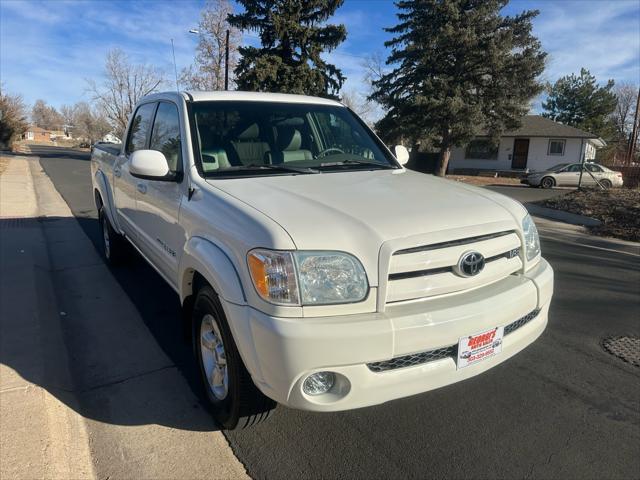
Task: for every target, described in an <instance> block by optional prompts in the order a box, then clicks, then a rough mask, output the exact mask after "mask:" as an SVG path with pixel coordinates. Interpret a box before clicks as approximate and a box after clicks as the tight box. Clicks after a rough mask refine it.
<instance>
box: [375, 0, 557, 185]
mask: <svg viewBox="0 0 640 480" xmlns="http://www.w3.org/2000/svg"><path fill="white" fill-rule="evenodd" d="M507 3H508V0H401V1H398V2H396V5H397V7H398V8H399V10H400V12H399V13H398V14H397V16H398V19H399V21H400V23H399V24H398V25H396V26H395V27H393V28H389V29H387V31H388V32H390V33H392V34H394V38H392V39H391V40H389V41H387V42H386V43H385V45H386V46H387V47H391V54H390V55H389V58H388V59H387V64H389V65H391V66H392V67H393V70H392V71H391V72H389V73H388V74H386V75H384V76H383V77H382V78H381V79H379V80H378V81H376V82H375V83H374V92H373V94H372V95H371V99H372V100H375V101H378V102H380V103H381V104H382V105H383V106H384V107H386V108H387V114H386V116H385V117H384V118H382V119H381V120H380V122H378V124H377V125H376V127H377V129H378V131H380V133H381V134H382V136H383V137H384V138H385V139H397V138H401V137H403V138H408V139H410V140H413V141H416V142H417V141H420V140H424V139H429V141H430V143H432V144H434V145H436V146H437V147H438V148H439V150H440V161H439V164H438V169H437V172H436V173H437V174H439V175H444V174H445V173H446V170H447V165H448V162H449V156H450V153H451V148H452V147H454V146H461V145H464V144H465V143H467V142H468V141H469V140H471V138H473V136H474V135H476V134H478V133H479V132H480V131H481V130H488V131H489V132H491V134H492V136H494V137H495V138H497V137H498V136H499V135H500V133H501V132H502V131H503V130H504V129H506V128H516V127H518V126H519V119H520V118H521V117H522V116H523V115H524V114H526V113H527V111H528V110H529V101H530V100H531V99H532V98H533V97H535V96H536V95H538V94H539V93H540V92H541V91H542V85H540V83H539V82H538V81H537V77H538V76H539V75H540V74H541V73H542V71H543V70H544V59H545V56H546V54H545V53H544V52H543V51H542V49H541V45H540V42H539V41H538V40H537V39H536V38H535V37H534V36H533V35H532V33H531V31H532V24H531V20H532V19H533V18H534V17H535V16H536V15H537V14H538V12H537V11H525V12H522V13H521V14H519V15H516V16H513V17H510V16H502V15H501V14H500V10H501V9H502V8H503V7H504V6H505V5H506V4H507Z"/></svg>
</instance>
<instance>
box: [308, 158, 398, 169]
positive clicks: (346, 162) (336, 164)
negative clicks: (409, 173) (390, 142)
mask: <svg viewBox="0 0 640 480" xmlns="http://www.w3.org/2000/svg"><path fill="white" fill-rule="evenodd" d="M346 165H365V166H369V167H378V168H383V169H390V168H396V167H394V166H393V165H389V164H387V165H385V164H383V163H379V162H370V161H369V160H354V159H352V158H349V159H347V160H341V161H339V162H326V163H321V164H320V165H319V166H320V167H342V166H346Z"/></svg>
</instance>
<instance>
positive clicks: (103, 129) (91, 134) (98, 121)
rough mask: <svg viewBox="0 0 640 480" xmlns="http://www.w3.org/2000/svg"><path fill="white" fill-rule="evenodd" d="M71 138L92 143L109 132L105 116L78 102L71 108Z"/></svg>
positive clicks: (85, 103)
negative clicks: (72, 126) (72, 127)
mask: <svg viewBox="0 0 640 480" xmlns="http://www.w3.org/2000/svg"><path fill="white" fill-rule="evenodd" d="M72 110H73V125H74V129H73V136H74V137H76V138H82V139H85V140H87V141H88V142H89V143H94V142H96V141H98V140H100V139H101V138H102V137H104V136H105V135H106V134H107V133H109V132H111V125H110V124H109V120H108V119H107V118H106V117H105V115H104V114H103V113H102V112H100V111H98V110H96V109H95V108H91V106H90V105H89V104H88V103H87V102H78V103H76V104H75V105H74V106H73V108H72Z"/></svg>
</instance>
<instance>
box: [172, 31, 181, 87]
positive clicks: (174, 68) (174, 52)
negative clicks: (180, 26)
mask: <svg viewBox="0 0 640 480" xmlns="http://www.w3.org/2000/svg"><path fill="white" fill-rule="evenodd" d="M171 52H172V53H173V73H175V75H176V90H177V91H178V92H179V91H180V86H179V85H178V67H177V66H176V49H175V48H174V46H173V38H172V39H171Z"/></svg>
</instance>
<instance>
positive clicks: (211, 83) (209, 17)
mask: <svg viewBox="0 0 640 480" xmlns="http://www.w3.org/2000/svg"><path fill="white" fill-rule="evenodd" d="M230 13H233V8H232V6H231V4H230V3H229V2H228V1H227V0H209V1H207V4H206V6H205V8H204V10H202V13H201V14H200V23H199V24H198V31H199V32H200V38H199V40H198V47H197V48H196V52H197V53H196V58H195V62H194V64H193V65H191V66H189V67H187V68H185V69H183V70H182V74H181V77H180V83H181V84H182V85H184V86H186V87H187V88H191V89H194V90H224V74H225V44H226V33H227V30H229V75H230V76H231V75H232V74H233V70H234V69H235V67H236V64H237V63H238V46H239V45H240V42H241V40H242V34H241V33H240V30H238V29H237V28H234V27H231V26H230V25H229V23H228V22H227V17H228V15H229V14H230ZM230 81H231V79H230Z"/></svg>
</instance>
